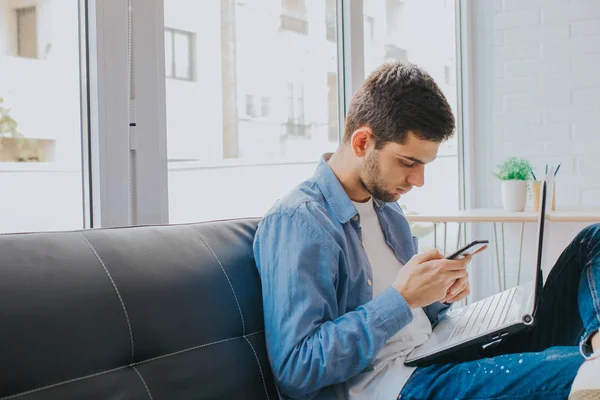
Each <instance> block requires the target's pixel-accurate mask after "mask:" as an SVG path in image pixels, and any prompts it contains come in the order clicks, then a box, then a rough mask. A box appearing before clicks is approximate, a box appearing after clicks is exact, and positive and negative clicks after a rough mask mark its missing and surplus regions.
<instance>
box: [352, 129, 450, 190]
mask: <svg viewBox="0 0 600 400" xmlns="http://www.w3.org/2000/svg"><path fill="white" fill-rule="evenodd" d="M439 147H440V143H437V142H432V141H429V140H422V139H419V138H418V137H417V136H416V135H414V134H413V133H409V134H408V137H407V140H406V142H405V143H404V144H398V143H386V144H385V145H384V147H383V148H381V149H380V150H376V149H375V148H374V147H373V146H372V147H371V148H369V149H368V150H367V152H366V154H365V156H364V160H363V164H362V168H361V171H360V181H361V183H362V184H363V186H364V187H365V188H366V189H367V191H368V192H369V193H371V195H372V196H373V197H375V198H377V199H379V200H382V201H385V202H393V201H397V200H398V199H399V198H400V196H401V195H403V194H405V193H408V192H409V191H410V190H411V189H412V188H413V186H417V187H421V186H423V184H424V183H425V164H428V163H430V162H432V161H433V160H434V159H435V157H436V155H437V152H438V148H439Z"/></svg>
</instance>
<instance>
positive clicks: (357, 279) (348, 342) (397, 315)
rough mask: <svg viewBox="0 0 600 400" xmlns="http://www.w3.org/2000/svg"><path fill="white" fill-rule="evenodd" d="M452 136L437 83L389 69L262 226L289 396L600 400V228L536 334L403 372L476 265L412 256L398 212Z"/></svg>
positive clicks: (574, 251)
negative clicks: (575, 399)
mask: <svg viewBox="0 0 600 400" xmlns="http://www.w3.org/2000/svg"><path fill="white" fill-rule="evenodd" d="M453 131H454V118H453V116H452V112H451V109H450V106H449V105H448V103H447V101H446V99H445V98H444V96H443V94H442V93H441V91H440V90H439V88H438V87H437V85H436V84H435V83H434V81H433V79H432V78H431V77H430V76H429V75H428V74H427V73H425V72H424V71H422V70H420V69H419V68H417V67H415V66H413V65H410V64H403V63H395V64H386V65H384V66H382V67H380V68H379V69H378V70H376V71H375V72H374V73H373V74H371V76H370V77H369V78H368V79H367V80H366V82H365V83H364V84H363V86H362V87H361V89H360V90H359V91H358V93H357V94H356V95H355V96H354V97H353V99H352V102H351V104H350V109H349V111H348V115H347V118H346V124H345V132H344V139H343V142H342V143H341V145H340V147H339V149H338V150H337V151H336V153H335V154H333V155H330V154H327V155H325V156H324V157H323V158H322V159H321V160H320V162H319V165H318V167H317V170H316V172H315V174H314V176H313V177H312V178H310V179H308V180H307V181H305V182H304V183H302V184H301V185H299V186H298V187H296V188H295V189H294V190H292V192H291V193H290V194H288V195H287V196H286V197H285V198H283V199H281V200H280V201H279V202H278V203H277V204H276V205H275V206H274V207H273V208H272V209H271V210H270V211H269V212H268V213H267V215H266V216H265V218H264V219H263V220H262V221H261V223H260V225H259V228H258V231H257V234H256V238H255V242H254V254H255V258H256V263H257V268H258V270H259V273H260V276H261V280H262V285H263V299H264V316H265V334H266V342H267V350H268V354H269V359H270V363H271V367H272V370H273V373H274V376H275V380H276V382H277V385H278V387H279V389H280V391H281V393H282V395H283V396H285V397H290V398H310V399H334V398H349V399H395V398H397V397H398V398H399V397H402V398H441V399H459V398H460V399H463V398H477V399H484V398H507V399H508V398H510V399H518V398H524V399H532V398H536V397H542V396H543V397H544V398H566V397H567V396H568V394H569V390H570V388H571V383H572V381H573V379H574V377H575V375H576V373H577V371H578V369H579V371H580V373H579V376H578V379H577V382H576V384H575V385H573V386H574V387H578V388H579V389H577V390H576V391H577V393H578V394H577V393H574V396H577V395H581V394H584V395H590V393H591V395H593V396H597V397H589V398H600V385H598V384H597V383H596V380H597V377H596V376H597V375H598V374H599V372H598V371H600V358H597V357H590V359H589V360H588V361H585V362H584V360H585V358H584V357H583V356H582V355H581V354H580V351H579V349H578V348H577V344H578V342H579V341H580V342H581V344H582V347H581V349H582V351H581V353H582V354H585V355H586V356H589V354H591V352H592V348H591V346H590V345H593V350H595V351H596V354H597V355H600V335H599V334H597V332H598V330H599V329H600V225H596V226H592V227H589V228H587V229H586V230H584V231H583V232H581V233H580V234H579V235H578V236H577V238H576V239H575V240H574V241H573V242H572V243H571V244H570V245H569V247H568V248H567V249H566V250H565V251H564V252H563V254H562V255H561V257H560V259H559V260H558V262H557V264H556V266H555V267H554V268H553V270H552V272H551V274H550V276H549V277H548V279H547V281H546V284H545V287H544V292H543V298H542V301H541V305H540V308H539V311H538V323H537V325H536V326H535V328H533V329H532V330H531V331H529V332H526V333H523V334H521V335H515V336H514V337H510V338H507V339H506V340H505V341H504V343H502V344H501V345H500V346H499V347H497V348H495V349H494V350H493V351H494V353H492V352H490V353H489V354H481V355H479V354H477V357H480V359H476V360H475V361H463V362H460V361H461V360H452V361H453V362H451V363H447V364H441V365H432V366H428V367H422V368H418V369H416V370H415V368H410V367H407V366H405V365H404V359H405V357H406V355H407V354H408V353H409V352H410V351H412V349H414V348H415V347H416V346H419V345H420V344H422V343H424V342H425V341H426V340H427V339H428V337H429V335H430V334H431V330H432V326H434V325H435V324H436V323H437V321H438V320H439V319H440V318H442V317H443V315H444V314H445V312H446V311H447V308H448V307H449V306H448V305H447V304H448V303H453V302H456V301H458V300H461V299H463V298H464V297H466V296H467V295H468V294H469V281H468V276H467V272H466V269H465V268H466V266H467V264H468V263H469V261H470V258H465V259H462V260H457V261H449V260H445V259H443V258H442V255H441V254H440V253H439V252H438V251H435V250H434V251H430V252H428V253H424V254H418V255H415V253H416V251H417V246H416V243H415V241H414V240H413V237H412V235H411V233H410V229H409V225H408V223H407V221H406V219H405V218H404V215H403V213H402V210H401V209H400V207H399V206H398V204H397V203H396V201H397V200H398V199H399V197H400V196H401V195H403V194H405V193H407V192H408V191H410V190H411V188H412V187H414V186H417V187H420V186H423V184H424V167H425V165H426V164H428V163H430V162H432V161H433V160H434V159H435V157H436V154H437V151H438V147H439V145H440V143H441V142H443V141H444V140H446V139H448V138H449V137H451V136H452V134H453ZM594 335H595V336H594ZM592 337H593V338H592ZM580 339H581V340H580ZM556 346H566V347H556ZM501 354H506V355H501ZM491 356H494V357H491ZM486 357H488V358H486ZM470 359H473V357H472V355H471V357H470ZM582 364H583V365H582ZM594 377H596V379H595V380H594V379H593V378H594ZM594 385H596V386H594ZM399 393H400V394H399Z"/></svg>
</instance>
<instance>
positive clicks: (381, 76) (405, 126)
mask: <svg viewBox="0 0 600 400" xmlns="http://www.w3.org/2000/svg"><path fill="white" fill-rule="evenodd" d="M364 125H366V126H368V127H370V128H371V130H372V131H373V134H374V135H375V139H376V147H377V148H378V149H380V148H382V147H383V146H384V145H385V144H386V143H388V142H396V143H403V142H404V141H405V139H406V137H407V134H408V132H409V131H412V132H414V133H415V134H416V135H417V137H419V138H420V139H425V140H431V141H434V142H442V141H444V140H447V139H449V138H450V137H451V136H452V135H453V134H454V126H455V125H454V116H453V115H452V109H451V108H450V105H449V104H448V101H447V100H446V98H445V97H444V95H443V94H442V91H441V90H440V88H439V87H438V86H437V85H436V83H435V82H434V81H433V78H432V77H431V76H430V75H429V74H428V73H427V72H425V71H423V70H422V69H420V68H419V67H417V66H416V65H413V64H410V63H404V62H396V63H387V64H383V65H382V66H380V67H379V68H377V69H376V70H375V71H374V72H373V73H371V75H370V76H369V77H368V78H367V80H366V81H365V82H364V83H363V85H362V86H361V88H360V89H359V90H358V92H357V93H356V94H355V95H354V97H353V98H352V101H351V102H350V108H349V110H348V115H347V116H346V124H345V129H344V142H348V141H349V140H350V138H351V137H352V133H353V132H354V131H355V130H357V129H358V128H360V127H361V126H364Z"/></svg>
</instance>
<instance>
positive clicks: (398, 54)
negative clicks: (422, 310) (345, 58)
mask: <svg viewBox="0 0 600 400" xmlns="http://www.w3.org/2000/svg"><path fill="white" fill-rule="evenodd" d="M454 2H455V0H450V3H452V4H454ZM446 3H448V2H444V1H439V2H423V1H406V2H405V1H399V0H385V1H380V2H367V1H365V2H363V14H364V17H365V22H366V23H365V32H364V46H365V47H364V52H365V59H364V66H365V73H366V74H369V73H370V72H371V71H373V70H374V69H375V68H377V67H378V66H379V65H380V64H381V63H382V62H384V61H398V60H402V61H410V62H412V63H415V64H417V65H418V66H420V67H422V68H424V69H425V70H426V71H427V72H428V73H429V74H430V75H431V76H432V77H433V79H434V80H435V81H436V82H437V84H438V85H439V87H440V88H441V90H442V91H443V93H444V95H445V96H446V99H447V100H448V102H449V103H450V105H451V107H452V109H453V110H454V112H456V104H457V90H456V82H455V79H453V78H454V71H455V68H456V66H455V65H454V63H455V61H454V60H455V52H456V41H455V23H456V18H455V7H453V6H452V7H447V6H446ZM367 21H372V22H367ZM423 21H427V24H424V23H423ZM380 25H386V27H387V29H383V30H381V31H379V33H378V35H374V36H373V34H372V32H371V31H370V29H371V28H370V27H371V26H380ZM449 60H451V61H450V62H449ZM458 163H459V160H458V147H457V139H456V135H455V136H454V138H452V139H451V140H449V141H448V142H446V143H443V144H442V145H441V147H440V150H439V152H438V157H437V159H436V160H435V161H434V162H433V163H431V164H430V165H428V166H427V167H426V168H425V182H426V184H425V186H424V187H423V188H416V189H414V190H413V191H412V192H411V193H410V194H409V195H407V196H406V197H405V198H402V199H401V200H400V201H401V203H402V204H401V205H402V206H403V207H404V208H405V209H406V210H407V212H412V211H416V212H418V211H429V210H433V209H435V210H440V209H445V210H448V211H451V210H456V209H458V208H459V194H458V190H459V164H458ZM440 188H443V189H442V190H443V192H444V193H445V196H444V199H445V201H444V202H442V203H439V202H437V201H436V199H437V196H436V195H435V193H437V192H438V191H439V190H440ZM432 231H433V229H429V230H428V232H429V233H426V234H424V237H423V239H424V240H421V243H423V244H424V245H430V244H432V242H433V240H432V236H433V235H432V233H431V232H432ZM450 232H455V230H454V229H449V234H450ZM452 234H455V233H452ZM449 240H450V242H451V241H452V240H454V239H453V238H450V237H449Z"/></svg>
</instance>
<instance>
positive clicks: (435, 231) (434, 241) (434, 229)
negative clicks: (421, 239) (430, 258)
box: [433, 222, 437, 249]
mask: <svg viewBox="0 0 600 400" xmlns="http://www.w3.org/2000/svg"><path fill="white" fill-rule="evenodd" d="M433 247H434V248H436V249H437V223H435V222H434V223H433Z"/></svg>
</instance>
